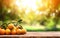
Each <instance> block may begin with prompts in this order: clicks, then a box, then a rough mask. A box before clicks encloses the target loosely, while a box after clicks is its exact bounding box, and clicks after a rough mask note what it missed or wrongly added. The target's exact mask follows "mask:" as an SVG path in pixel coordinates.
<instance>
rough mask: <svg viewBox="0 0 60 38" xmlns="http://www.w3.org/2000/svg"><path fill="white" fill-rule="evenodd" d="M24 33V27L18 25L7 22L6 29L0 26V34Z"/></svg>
mask: <svg viewBox="0 0 60 38" xmlns="http://www.w3.org/2000/svg"><path fill="white" fill-rule="evenodd" d="M22 34H26V30H25V29H23V28H22V29H21V27H19V26H14V24H9V25H8V26H7V28H6V29H2V28H0V35H22Z"/></svg>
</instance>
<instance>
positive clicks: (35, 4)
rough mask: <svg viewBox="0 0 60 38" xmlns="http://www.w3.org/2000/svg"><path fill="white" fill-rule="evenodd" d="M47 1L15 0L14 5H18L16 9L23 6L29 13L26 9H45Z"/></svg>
mask: <svg viewBox="0 0 60 38" xmlns="http://www.w3.org/2000/svg"><path fill="white" fill-rule="evenodd" d="M48 3H49V2H48V1H47V0H16V2H15V4H16V6H18V9H20V8H23V9H24V8H25V10H26V12H27V13H29V12H28V10H33V11H37V10H46V9H47V8H48V6H49V4H48ZM36 13H38V12H36Z"/></svg>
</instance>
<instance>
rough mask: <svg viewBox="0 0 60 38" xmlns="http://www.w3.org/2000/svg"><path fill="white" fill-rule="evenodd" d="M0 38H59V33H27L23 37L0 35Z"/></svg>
mask: <svg viewBox="0 0 60 38" xmlns="http://www.w3.org/2000/svg"><path fill="white" fill-rule="evenodd" d="M0 37H5V38H7V37H9V38H40V37H41V38H45V37H46V38H48V37H51V38H56V37H57V38H59V37H60V32H27V33H26V34H25V35H0Z"/></svg>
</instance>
